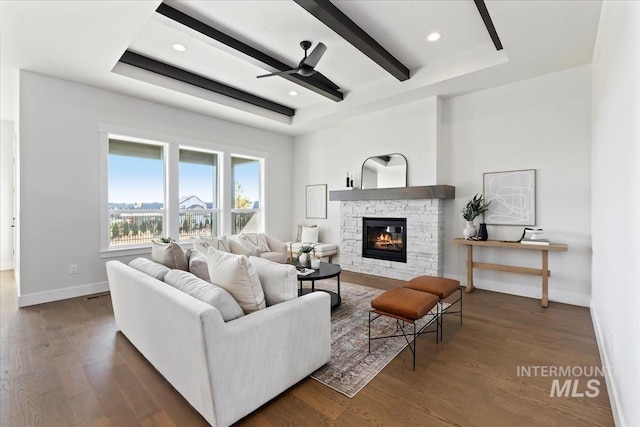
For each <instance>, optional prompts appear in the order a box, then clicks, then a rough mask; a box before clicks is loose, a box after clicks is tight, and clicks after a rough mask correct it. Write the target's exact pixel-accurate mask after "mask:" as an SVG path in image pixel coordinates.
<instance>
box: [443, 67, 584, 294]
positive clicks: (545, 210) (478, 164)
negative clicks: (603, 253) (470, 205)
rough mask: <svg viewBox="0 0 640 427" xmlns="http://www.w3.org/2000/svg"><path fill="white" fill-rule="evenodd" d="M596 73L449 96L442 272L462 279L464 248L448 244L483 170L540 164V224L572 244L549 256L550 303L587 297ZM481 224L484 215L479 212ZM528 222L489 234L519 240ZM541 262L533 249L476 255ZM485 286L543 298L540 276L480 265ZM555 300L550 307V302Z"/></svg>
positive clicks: (478, 189)
mask: <svg viewBox="0 0 640 427" xmlns="http://www.w3.org/2000/svg"><path fill="white" fill-rule="evenodd" d="M589 79H590V74H589V67H588V66H583V67H578V68H574V69H570V70H566V71H562V72H558V73H554V74H549V75H546V76H542V77H537V78H534V79H530V80H526V81H522V82H517V83H513V84H509V85H505V86H501V87H497V88H492V89H488V90H483V91H480V92H475V93H472V94H468V95H463V96H458V97H454V98H451V99H448V100H445V102H444V106H443V110H444V113H443V141H442V144H441V145H442V146H444V147H446V148H445V149H444V150H443V152H444V151H446V155H442V156H441V160H442V161H443V162H444V165H446V166H448V170H449V174H450V176H451V182H450V183H449V184H451V185H454V186H455V187H456V201H455V203H454V204H448V205H447V206H446V207H445V213H446V215H445V217H446V219H445V275H447V276H451V277H457V278H459V279H460V280H461V281H463V282H466V273H465V271H466V270H465V260H466V250H465V249H464V248H463V247H458V246H457V245H452V244H451V238H454V237H459V236H460V235H461V234H462V230H463V228H464V224H465V223H464V219H463V218H462V214H461V213H460V211H461V209H462V208H463V207H464V205H465V204H466V202H467V200H469V199H471V198H472V197H473V196H474V194H476V193H482V192H483V173H485V172H497V171H508V170H518V169H536V181H537V183H536V225H537V226H538V227H542V228H544V230H545V237H547V238H549V239H550V240H552V241H554V242H560V243H567V244H568V245H569V251H568V252H564V253H563V252H559V253H553V252H551V253H550V254H549V269H550V270H551V278H550V282H549V298H550V300H551V301H560V302H567V303H571V304H578V305H588V304H589V300H590V294H591V283H590V281H591V214H590V211H591V200H590V191H591V184H590V180H591V166H590V150H591V145H590V144H591V143H590V140H591V136H590V132H591V130H590V80H589ZM476 221H477V222H480V221H479V220H476ZM522 229H523V227H522V226H518V227H514V226H491V225H490V226H488V232H489V238H490V239H499V240H516V239H518V238H519V237H520V235H521V233H522ZM475 260H477V261H480V262H489V263H497V264H507V265H520V266H525V267H535V268H540V266H541V256H540V255H539V253H537V252H536V253H532V252H529V251H506V250H504V249H493V248H482V249H476V250H475V251H474V261H475ZM474 283H475V285H476V287H478V288H481V289H490V290H494V291H498V292H507V293H513V294H516V295H523V296H529V297H534V298H538V299H539V298H540V295H541V278H540V277H536V276H525V275H520V274H515V273H504V272H494V271H486V270H476V271H475V273H474ZM551 307H553V305H551Z"/></svg>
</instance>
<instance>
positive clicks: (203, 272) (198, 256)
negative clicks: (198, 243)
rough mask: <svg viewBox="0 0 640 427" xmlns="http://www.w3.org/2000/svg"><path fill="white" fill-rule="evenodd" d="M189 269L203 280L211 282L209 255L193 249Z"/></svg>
mask: <svg viewBox="0 0 640 427" xmlns="http://www.w3.org/2000/svg"><path fill="white" fill-rule="evenodd" d="M189 271H190V272H191V273H192V274H193V275H194V276H196V277H199V278H200V279H202V280H206V281H207V282H211V280H210V278H209V267H208V265H207V256H206V255H205V254H203V253H202V252H200V251H191V257H190V258H189Z"/></svg>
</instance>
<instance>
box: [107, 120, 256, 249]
mask: <svg viewBox="0 0 640 427" xmlns="http://www.w3.org/2000/svg"><path fill="white" fill-rule="evenodd" d="M109 132H110V131H109V130H107V129H104V128H103V131H102V132H101V138H102V141H103V145H102V156H103V159H104V163H103V164H102V165H103V170H102V173H103V174H102V184H101V188H102V191H101V198H102V203H103V204H102V206H104V208H103V209H104V211H103V212H104V214H103V216H102V217H101V240H100V241H101V250H102V253H103V254H104V257H105V258H108V257H112V256H120V255H122V254H127V255H134V254H143V253H146V251H148V247H149V246H150V245H151V241H152V240H154V239H158V238H161V237H171V238H173V239H176V240H178V241H180V242H187V243H188V242H189V241H192V240H193V239H195V238H197V237H199V236H219V235H222V234H237V233H240V232H243V231H244V232H263V231H264V218H263V215H264V214H263V211H264V206H263V205H264V200H263V193H262V191H263V190H262V181H263V173H264V172H263V171H264V165H265V159H264V157H261V156H260V153H257V155H256V153H251V154H250V155H248V153H247V154H242V153H241V154H238V155H236V154H231V153H230V152H229V151H226V150H225V149H221V148H217V147H211V146H210V145H211V144H208V143H206V142H198V141H185V140H180V141H171V139H172V138H171V137H167V139H169V140H168V141H165V140H158V139H155V140H152V139H142V138H144V137H139V136H138V137H136V136H124V135H126V134H125V133H120V132H122V130H120V131H119V132H118V133H117V134H115V133H114V134H110V133H109ZM157 137H158V136H157V135H152V136H149V138H157ZM162 138H164V136H163V137H162ZM158 141H162V142H158ZM191 142H193V144H192V143H191ZM183 144H184V145H183ZM227 149H230V147H227Z"/></svg>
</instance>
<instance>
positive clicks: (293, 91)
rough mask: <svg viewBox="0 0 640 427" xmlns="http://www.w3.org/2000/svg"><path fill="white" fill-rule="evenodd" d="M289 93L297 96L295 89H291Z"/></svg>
mask: <svg viewBox="0 0 640 427" xmlns="http://www.w3.org/2000/svg"><path fill="white" fill-rule="evenodd" d="M289 95H291V96H298V92H296V91H295V90H292V91H291V92H289Z"/></svg>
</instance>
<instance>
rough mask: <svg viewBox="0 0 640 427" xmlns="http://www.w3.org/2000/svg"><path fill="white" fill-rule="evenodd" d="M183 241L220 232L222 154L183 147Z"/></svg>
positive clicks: (180, 208) (181, 183) (180, 221)
mask: <svg viewBox="0 0 640 427" xmlns="http://www.w3.org/2000/svg"><path fill="white" fill-rule="evenodd" d="M179 186H180V200H179V201H178V204H179V212H180V215H179V218H178V227H179V233H180V240H189V239H195V238H196V237H198V236H207V237H211V236H217V235H218V213H219V211H218V202H217V200H218V194H217V193H218V156H217V154H215V153H209V152H205V151H197V150H191V149H185V148H181V149H180V163H179Z"/></svg>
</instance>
